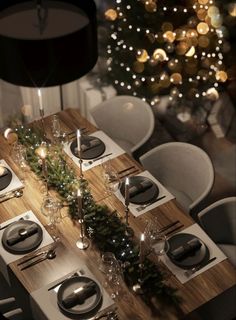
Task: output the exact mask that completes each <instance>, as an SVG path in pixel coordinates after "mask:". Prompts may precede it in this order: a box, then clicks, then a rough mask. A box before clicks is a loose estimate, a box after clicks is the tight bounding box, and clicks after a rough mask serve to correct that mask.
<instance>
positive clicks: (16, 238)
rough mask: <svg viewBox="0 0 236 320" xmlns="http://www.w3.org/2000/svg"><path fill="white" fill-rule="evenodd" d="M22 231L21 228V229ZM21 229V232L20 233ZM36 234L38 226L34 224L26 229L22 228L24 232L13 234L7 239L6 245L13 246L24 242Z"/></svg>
mask: <svg viewBox="0 0 236 320" xmlns="http://www.w3.org/2000/svg"><path fill="white" fill-rule="evenodd" d="M22 229H23V228H22ZM22 229H21V231H22ZM37 232H38V225H37V224H36V223H33V224H31V225H30V226H28V227H25V228H24V232H22V233H20V232H19V230H18V231H16V232H14V233H13V234H12V235H11V237H9V238H8V239H7V244H8V245H9V246H13V245H14V244H16V243H18V242H20V241H23V240H25V239H26V238H28V237H30V236H32V235H33V234H35V233H37Z"/></svg>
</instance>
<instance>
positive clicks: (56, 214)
mask: <svg viewBox="0 0 236 320" xmlns="http://www.w3.org/2000/svg"><path fill="white" fill-rule="evenodd" d="M41 212H42V214H43V215H44V216H45V217H47V218H48V227H49V228H50V230H51V232H52V237H53V239H54V240H55V241H58V240H60V238H59V236H58V232H57V228H56V224H58V223H60V222H61V219H62V216H61V203H60V202H59V201H57V200H55V199H53V198H52V197H50V196H48V197H45V198H44V200H43V203H42V206H41Z"/></svg>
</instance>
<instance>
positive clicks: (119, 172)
mask: <svg viewBox="0 0 236 320" xmlns="http://www.w3.org/2000/svg"><path fill="white" fill-rule="evenodd" d="M133 168H135V166H131V167H128V168H126V169H123V170H121V171H118V172H117V173H118V174H122V173H124V172H126V171H129V170H131V169H133Z"/></svg>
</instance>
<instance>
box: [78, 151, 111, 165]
mask: <svg viewBox="0 0 236 320" xmlns="http://www.w3.org/2000/svg"><path fill="white" fill-rule="evenodd" d="M110 155H112V152H111V153H107V154H104V155H103V156H101V157H98V158H96V159H93V160H89V161H88V162H85V163H84V165H85V166H90V165H91V164H93V163H94V162H96V161H98V160H100V159H103V158H105V157H109V156H110Z"/></svg>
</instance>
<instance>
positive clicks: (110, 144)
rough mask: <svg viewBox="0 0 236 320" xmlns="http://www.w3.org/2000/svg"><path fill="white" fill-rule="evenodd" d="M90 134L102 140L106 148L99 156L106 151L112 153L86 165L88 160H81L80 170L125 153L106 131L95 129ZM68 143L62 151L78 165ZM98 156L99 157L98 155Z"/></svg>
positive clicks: (77, 160)
mask: <svg viewBox="0 0 236 320" xmlns="http://www.w3.org/2000/svg"><path fill="white" fill-rule="evenodd" d="M91 136H93V137H96V138H99V139H100V140H102V142H103V143H104V144H105V146H106V149H105V151H104V153H103V154H101V156H103V155H106V154H108V153H112V154H111V155H109V156H108V157H105V158H103V159H100V160H97V161H95V162H93V163H92V164H90V165H88V160H83V164H82V170H83V171H86V170H88V169H91V168H93V167H95V166H98V165H100V164H101V163H103V162H105V161H107V160H109V159H113V158H116V157H118V156H120V155H121V154H123V153H125V151H124V150H123V149H122V148H121V147H120V146H118V144H116V143H115V142H114V141H113V140H112V139H111V138H110V137H109V136H108V135H107V134H106V133H104V132H103V131H101V130H99V131H96V132H94V133H92V134H91ZM70 145H71V142H70V143H66V144H65V145H64V151H65V153H67V155H68V156H69V157H70V158H71V159H72V160H73V161H74V162H75V164H77V166H79V159H78V158H77V157H75V156H74V155H73V153H72V152H71V150H70ZM98 158H99V157H98Z"/></svg>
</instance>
